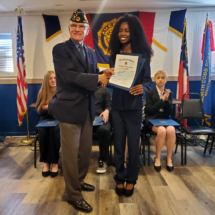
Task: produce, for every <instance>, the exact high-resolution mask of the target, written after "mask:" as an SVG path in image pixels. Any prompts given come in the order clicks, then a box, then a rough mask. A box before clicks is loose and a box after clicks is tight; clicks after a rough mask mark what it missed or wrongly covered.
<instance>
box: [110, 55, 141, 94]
mask: <svg viewBox="0 0 215 215" xmlns="http://www.w3.org/2000/svg"><path fill="white" fill-rule="evenodd" d="M144 62H145V59H143V58H141V55H139V54H129V55H128V54H117V55H116V61H115V67H114V72H115V75H112V77H111V79H110V80H109V85H110V86H114V87H117V88H120V89H123V90H127V91H130V89H131V88H132V87H133V85H134V84H135V81H136V79H137V77H138V75H139V73H140V71H141V69H142V67H143V64H144Z"/></svg>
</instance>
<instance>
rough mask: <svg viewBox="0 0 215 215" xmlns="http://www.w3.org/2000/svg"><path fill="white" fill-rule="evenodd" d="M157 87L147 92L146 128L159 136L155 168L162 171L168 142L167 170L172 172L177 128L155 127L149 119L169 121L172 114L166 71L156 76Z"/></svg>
mask: <svg viewBox="0 0 215 215" xmlns="http://www.w3.org/2000/svg"><path fill="white" fill-rule="evenodd" d="M155 82H156V86H155V87H154V88H152V89H150V90H149V91H148V92H146V106H145V113H146V118H145V126H146V128H147V129H148V130H149V131H153V132H154V133H156V134H157V136H156V139H155V144H156V157H155V160H154V168H155V170H156V171H158V172H160V171H161V161H160V155H161V151H162V148H163V146H164V143H165V140H166V147H167V159H166V162H167V164H166V165H167V170H168V171H169V172H172V171H173V169H174V166H173V164H172V152H173V149H174V146H175V140H176V136H175V128H174V127H173V126H167V127H163V126H153V125H152V124H151V123H150V122H149V119H169V118H170V117H171V112H172V93H171V91H170V90H169V89H165V84H166V82H167V75H166V74H165V72H164V71H158V72H157V73H156V74H155Z"/></svg>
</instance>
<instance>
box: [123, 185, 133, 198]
mask: <svg viewBox="0 0 215 215" xmlns="http://www.w3.org/2000/svg"><path fill="white" fill-rule="evenodd" d="M133 193H134V185H133V188H132V189H131V190H127V189H124V195H125V196H126V197H130V196H132V195H133Z"/></svg>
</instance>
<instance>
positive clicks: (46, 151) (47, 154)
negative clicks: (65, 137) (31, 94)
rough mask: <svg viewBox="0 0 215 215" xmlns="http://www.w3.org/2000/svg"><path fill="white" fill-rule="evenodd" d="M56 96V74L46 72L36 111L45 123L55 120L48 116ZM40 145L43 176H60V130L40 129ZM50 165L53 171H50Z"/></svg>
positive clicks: (57, 127) (54, 128)
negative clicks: (49, 104)
mask: <svg viewBox="0 0 215 215" xmlns="http://www.w3.org/2000/svg"><path fill="white" fill-rule="evenodd" d="M55 94H56V79H55V72H54V71H51V70H50V71H48V72H46V74H45V76H44V79H43V83H42V86H41V88H40V91H39V93H38V96H37V102H36V110H37V112H38V114H40V116H41V119H40V121H43V120H45V119H53V117H52V116H51V115H49V114H48V103H49V101H50V100H51V99H52V97H53V96H54V95H55ZM38 134H39V144H40V162H44V167H43V171H42V176H43V177H47V176H49V175H51V177H53V178H54V177H56V176H57V175H58V161H59V150H60V128H59V125H56V126H55V127H39V129H38ZM50 165H52V166H51V169H50Z"/></svg>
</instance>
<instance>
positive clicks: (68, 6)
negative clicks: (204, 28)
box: [0, 0, 215, 13]
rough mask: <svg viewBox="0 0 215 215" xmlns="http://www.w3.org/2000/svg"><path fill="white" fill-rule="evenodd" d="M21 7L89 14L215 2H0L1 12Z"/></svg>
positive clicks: (205, 4)
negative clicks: (82, 11)
mask: <svg viewBox="0 0 215 215" xmlns="http://www.w3.org/2000/svg"><path fill="white" fill-rule="evenodd" d="M18 6H20V7H21V8H23V9H24V11H26V12H29V11H56V10H57V11H65V10H66V11H68V10H70V11H74V10H76V9H78V8H81V9H82V10H84V11H85V12H86V13H88V12H94V13H95V12H98V13H101V12H108V11H109V12H111V11H113V12H116V11H132V10H133V11H134V10H144V9H149V8H189V7H195V8H196V7H201V8H202V7H208V6H210V7H211V6H215V0H0V12H12V11H14V10H15V8H17V7H18Z"/></svg>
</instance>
